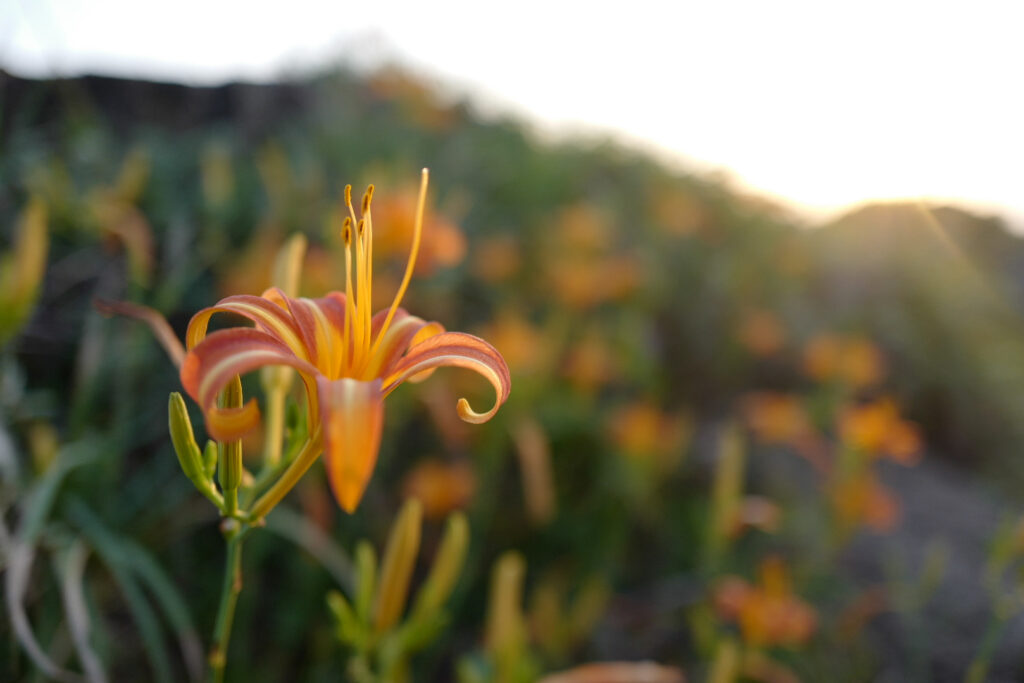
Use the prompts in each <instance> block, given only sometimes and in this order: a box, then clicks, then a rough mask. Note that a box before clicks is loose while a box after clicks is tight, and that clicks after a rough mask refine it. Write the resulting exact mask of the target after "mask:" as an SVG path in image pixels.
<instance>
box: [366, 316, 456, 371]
mask: <svg viewBox="0 0 1024 683" xmlns="http://www.w3.org/2000/svg"><path fill="white" fill-rule="evenodd" d="M387 313H388V312H387V311H380V312H379V313H377V315H375V316H374V317H373V327H372V329H373V336H374V340H375V341H374V349H375V351H374V354H373V358H372V359H371V360H370V364H369V365H368V366H367V367H366V369H365V370H364V371H363V373H362V376H363V377H364V378H372V377H382V376H384V375H386V374H390V368H391V367H392V366H393V365H394V364H395V363H396V362H397V361H398V359H399V358H401V357H402V354H403V353H405V351H406V349H408V348H409V347H411V346H413V345H414V344H416V343H418V342H420V341H423V340H424V339H427V338H429V337H432V336H434V335H436V334H440V333H442V332H444V327H443V326H442V325H441V323H437V322H431V323H428V322H426V321H424V320H423V319H422V318H417V317H416V316H414V315H409V314H408V313H407V312H406V311H405V310H404V309H401V308H399V309H397V311H396V312H395V316H394V318H393V319H392V320H391V324H390V325H388V328H387V329H386V330H384V335H383V336H382V337H380V338H379V339H378V338H377V335H378V334H380V330H381V327H382V325H383V323H384V319H385V318H386V316H387Z"/></svg>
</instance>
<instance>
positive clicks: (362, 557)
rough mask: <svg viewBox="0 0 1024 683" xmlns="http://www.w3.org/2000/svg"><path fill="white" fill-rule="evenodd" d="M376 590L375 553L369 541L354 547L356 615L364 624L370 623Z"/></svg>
mask: <svg viewBox="0 0 1024 683" xmlns="http://www.w3.org/2000/svg"><path fill="white" fill-rule="evenodd" d="M376 590H377V553H376V551H374V549H373V546H372V545H370V542H369V541H360V542H359V544H358V545H357V546H356V614H357V615H358V616H359V619H360V620H362V621H363V622H364V623H369V621H370V608H371V607H372V605H373V595H374V592H375V591H376Z"/></svg>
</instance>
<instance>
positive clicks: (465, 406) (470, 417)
mask: <svg viewBox="0 0 1024 683" xmlns="http://www.w3.org/2000/svg"><path fill="white" fill-rule="evenodd" d="M500 406H501V404H500V403H496V404H495V405H494V407H493V408H491V409H490V410H488V411H487V412H486V413H478V412H476V411H475V410H473V409H472V408H471V407H470V405H469V401H467V400H466V399H464V398H460V399H459V402H458V404H457V405H456V406H455V410H456V412H458V414H459V417H460V418H462V419H463V420H464V421H466V422H470V423H472V424H475V425H478V424H483V423H484V422H487V421H488V420H490V419H491V418H492V417H494V414H495V413H496V412H498V408H499V407H500Z"/></svg>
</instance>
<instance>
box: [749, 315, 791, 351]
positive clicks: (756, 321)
mask: <svg viewBox="0 0 1024 683" xmlns="http://www.w3.org/2000/svg"><path fill="white" fill-rule="evenodd" d="M737 336H738V338H739V341H740V344H742V345H743V347H744V348H746V349H747V350H748V351H750V352H751V353H752V354H754V355H755V356H771V355H774V354H776V353H778V352H779V351H781V350H782V347H783V346H784V345H785V343H786V328H785V327H783V326H782V321H780V320H779V318H778V316H777V315H775V313H773V312H772V311H768V310H764V309H758V310H752V311H747V312H746V314H745V315H744V316H743V318H742V320H741V321H740V326H739V330H738V333H737Z"/></svg>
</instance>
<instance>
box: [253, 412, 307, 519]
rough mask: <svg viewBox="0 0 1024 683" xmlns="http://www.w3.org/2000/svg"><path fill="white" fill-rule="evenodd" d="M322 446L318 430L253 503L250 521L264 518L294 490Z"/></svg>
mask: <svg viewBox="0 0 1024 683" xmlns="http://www.w3.org/2000/svg"><path fill="white" fill-rule="evenodd" d="M321 448H322V446H321V443H320V433H319V432H317V433H315V434H313V436H311V437H310V439H309V440H308V441H307V442H306V444H305V445H304V446H303V447H302V451H300V452H299V454H298V455H297V456H295V459H294V460H292V463H291V465H289V466H288V469H286V470H285V471H284V474H282V475H281V478H280V479H278V480H277V481H275V482H274V485H273V486H271V487H270V489H268V490H267V492H266V493H264V494H263V495H262V496H260V498H259V499H258V500H257V501H256V502H255V503H253V506H252V507H251V508H250V509H249V521H250V522H255V521H257V520H260V519H262V518H263V517H265V516H266V515H267V513H268V512H270V511H271V510H272V509H273V508H274V506H275V505H277V504H278V503H280V502H281V499H282V498H284V497H285V495H287V493H288V492H289V491H291V490H292V488H293V487H294V486H295V484H296V483H297V482H298V481H299V479H300V478H302V475H303V474H305V473H306V470H308V469H309V468H310V466H311V465H312V464H313V463H314V462H316V459H317V458H318V457H320V450H321Z"/></svg>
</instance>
